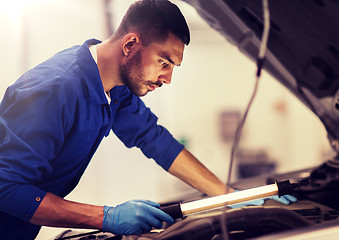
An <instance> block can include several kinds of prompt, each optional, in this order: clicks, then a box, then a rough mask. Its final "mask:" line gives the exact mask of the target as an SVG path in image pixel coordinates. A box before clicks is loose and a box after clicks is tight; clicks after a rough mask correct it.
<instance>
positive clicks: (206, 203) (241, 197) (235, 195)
mask: <svg viewBox="0 0 339 240" xmlns="http://www.w3.org/2000/svg"><path fill="white" fill-rule="evenodd" d="M277 194H278V187H277V185H276V184H271V185H267V186H262V187H256V188H251V189H247V190H243V191H238V192H232V193H229V194H225V195H220V196H216V197H210V198H206V199H201V200H197V201H193V202H188V203H183V204H181V205H180V207H181V211H182V213H183V215H186V214H191V213H196V212H200V211H204V210H209V209H213V208H218V207H222V206H224V205H225V204H226V205H233V204H237V203H242V202H246V201H250V200H255V199H261V198H266V197H269V196H274V195H277Z"/></svg>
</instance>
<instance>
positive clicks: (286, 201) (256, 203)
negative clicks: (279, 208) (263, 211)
mask: <svg viewBox="0 0 339 240" xmlns="http://www.w3.org/2000/svg"><path fill="white" fill-rule="evenodd" d="M268 199H273V200H275V201H277V202H280V203H282V204H285V205H288V204H290V203H292V202H297V201H298V199H297V198H296V197H294V196H292V195H283V196H281V197H278V196H272V197H268V198H264V199H257V200H252V201H248V202H243V203H238V204H234V205H230V206H229V207H230V208H241V207H245V206H260V205H263V204H264V203H265V200H268Z"/></svg>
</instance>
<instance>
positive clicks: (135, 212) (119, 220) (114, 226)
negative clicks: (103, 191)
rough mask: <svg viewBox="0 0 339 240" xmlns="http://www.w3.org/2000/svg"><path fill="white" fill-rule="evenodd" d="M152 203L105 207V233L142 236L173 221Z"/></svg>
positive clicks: (141, 201) (138, 201) (134, 202)
mask: <svg viewBox="0 0 339 240" xmlns="http://www.w3.org/2000/svg"><path fill="white" fill-rule="evenodd" d="M159 207H160V205H159V204H158V203H155V202H152V201H144V200H132V201H128V202H125V203H123V204H121V205H118V206H116V207H108V206H104V220H103V231H104V232H111V233H114V234H118V235H129V234H141V233H144V232H149V231H151V229H152V227H155V228H161V227H162V222H168V223H172V222H173V219H172V217H171V216H169V215H168V214H167V213H165V212H163V211H161V210H160V209H159Z"/></svg>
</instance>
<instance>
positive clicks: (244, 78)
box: [0, 0, 330, 240]
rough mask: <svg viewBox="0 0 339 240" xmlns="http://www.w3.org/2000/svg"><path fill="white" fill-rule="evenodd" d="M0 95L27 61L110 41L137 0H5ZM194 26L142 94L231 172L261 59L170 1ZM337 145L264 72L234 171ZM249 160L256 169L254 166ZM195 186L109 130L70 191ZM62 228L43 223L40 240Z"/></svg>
mask: <svg viewBox="0 0 339 240" xmlns="http://www.w3.org/2000/svg"><path fill="white" fill-rule="evenodd" d="M0 2H1V8H0V29H1V38H0V46H1V52H2V57H1V60H0V61H1V64H0V66H1V72H0V74H1V75H0V95H1V97H2V96H3V94H4V93H5V91H6V88H7V86H8V85H10V84H12V83H13V82H14V81H15V80H16V79H17V78H18V77H19V76H20V75H22V74H23V73H24V72H25V71H26V70H28V69H30V68H32V67H34V66H35V65H37V64H38V63H40V62H42V61H44V60H45V59H47V58H49V57H50V56H51V55H53V54H55V53H56V52H58V51H60V50H63V49H65V48H68V47H70V46H73V45H78V44H82V43H83V42H84V41H86V40H87V39H89V38H97V39H100V40H104V39H105V38H107V37H108V36H109V35H110V34H111V33H112V32H113V31H114V29H115V28H116V27H117V25H118V24H119V22H120V19H121V18H122V16H123V14H124V12H125V11H126V9H127V8H128V6H129V5H130V4H131V3H132V2H134V1H131V0H0ZM172 2H174V3H176V4H178V6H179V8H180V9H181V10H182V12H183V14H184V15H185V17H186V19H187V22H188V25H189V26H190V30H191V39H192V40H191V44H190V45H189V46H188V47H186V50H185V54H184V61H183V63H182V66H181V67H179V68H176V69H175V71H174V74H173V79H172V83H171V85H169V86H164V87H162V88H161V89H158V90H157V91H155V92H154V93H151V94H149V95H148V96H146V97H144V98H143V100H144V101H145V102H146V104H147V105H148V106H149V107H150V108H151V109H152V110H153V112H154V113H155V114H156V115H157V116H158V117H159V123H160V124H162V125H164V126H166V127H167V128H168V129H169V130H170V132H172V134H173V135H174V136H175V137H176V138H177V139H178V140H180V141H181V142H182V143H184V144H185V145H186V147H187V148H188V149H189V150H190V151H191V152H192V153H193V154H194V155H195V156H196V157H198V158H199V159H200V160H201V161H202V162H203V163H204V164H205V165H206V166H207V167H208V168H210V169H211V170H212V171H213V172H214V173H215V174H216V175H217V176H219V177H220V178H221V179H223V180H225V181H226V176H227V174H228V164H229V159H230V149H231V146H232V134H233V131H234V129H235V126H236V124H237V121H238V119H239V116H240V115H241V114H242V112H243V111H244V109H245V107H246V105H247V102H248V100H249V97H250V95H251V93H252V90H253V87H254V81H255V71H256V70H255V69H256V67H255V64H254V63H252V62H251V61H250V60H248V59H247V58H246V57H245V56H244V55H242V53H241V51H240V50H239V49H237V48H236V47H234V46H233V45H232V44H230V43H229V42H228V41H227V40H226V39H225V38H224V37H223V36H221V35H220V34H219V33H217V32H216V31H214V30H213V29H212V28H210V27H209V26H208V25H207V24H206V23H205V22H204V21H203V20H202V19H201V18H200V17H199V16H198V15H197V13H196V12H195V10H194V9H193V8H192V7H190V6H189V5H188V4H186V3H184V2H182V1H179V0H175V1H174V0H173V1H172ZM329 152H330V147H329V144H328V142H327V136H326V134H325V131H324V128H323V126H322V124H321V123H320V121H319V120H318V118H316V117H315V116H314V115H313V113H311V112H310V111H309V110H308V109H306V108H305V107H304V106H303V104H301V103H300V102H299V101H298V100H297V99H296V98H295V97H294V96H292V95H291V94H290V93H289V92H288V91H287V90H286V89H285V88H284V87H283V86H281V85H280V83H278V82H276V81H275V80H274V79H273V78H272V77H270V76H269V75H268V74H267V73H264V74H263V77H262V79H261V83H260V88H259V91H258V95H257V98H256V99H255V101H254V104H253V108H252V109H251V111H250V114H249V117H248V119H247V122H246V125H245V128H244V131H243V135H242V138H241V143H240V152H239V154H238V158H237V162H236V165H235V168H234V174H233V175H232V176H233V177H232V180H233V181H235V180H237V179H239V178H243V177H247V176H253V175H257V174H265V173H269V172H272V171H275V172H279V173H282V172H286V171H292V170H298V169H302V168H307V167H312V166H315V165H317V164H319V163H321V162H322V161H324V159H326V156H327V155H328V154H329ZM248 166H251V167H250V169H251V170H250V171H248ZM193 192H194V191H193V190H192V189H191V188H190V187H189V186H187V185H185V184H183V183H181V182H179V181H178V180H176V179H174V178H173V177H172V176H170V175H169V174H168V173H166V172H164V171H163V170H162V169H161V168H160V167H159V166H157V165H156V164H154V161H153V160H151V159H147V158H146V157H144V156H143V154H142V153H141V151H140V150H138V149H127V148H125V146H124V145H123V144H122V143H121V142H120V141H119V140H118V139H117V138H116V137H115V135H114V134H111V135H110V136H109V137H107V138H106V139H104V141H103V142H102V144H101V146H100V147H99V149H98V151H97V153H96V154H95V156H94V158H93V160H92V162H91V163H90V165H89V167H88V169H87V171H86V173H85V175H84V176H83V178H82V180H81V182H80V184H79V186H78V187H77V188H76V190H75V191H73V192H72V193H71V194H70V195H69V196H67V199H69V200H74V201H79V202H85V203H89V204H97V205H104V204H106V205H115V204H118V203H121V202H124V201H127V200H130V199H152V200H154V201H158V202H165V201H169V200H173V199H176V198H180V197H182V196H185V195H187V194H191V193H193ZM61 231H62V229H57V228H47V227H44V228H43V229H42V231H41V232H40V234H39V236H38V238H37V239H40V240H42V239H52V238H53V236H55V235H57V234H58V233H60V232H61Z"/></svg>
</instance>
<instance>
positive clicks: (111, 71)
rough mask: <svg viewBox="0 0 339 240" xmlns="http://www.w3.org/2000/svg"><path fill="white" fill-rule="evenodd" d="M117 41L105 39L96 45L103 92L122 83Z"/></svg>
mask: <svg viewBox="0 0 339 240" xmlns="http://www.w3.org/2000/svg"><path fill="white" fill-rule="evenodd" d="M118 49H119V41H114V42H111V41H109V40H106V41H104V42H102V43H100V44H98V45H97V57H98V69H99V73H100V77H101V82H102V85H103V88H104V91H105V92H108V91H109V90H111V89H112V88H114V87H115V86H119V85H123V84H122V82H121V80H120V75H119V58H120V56H119V55H120V54H121V53H120V54H119V51H118Z"/></svg>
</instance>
